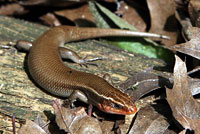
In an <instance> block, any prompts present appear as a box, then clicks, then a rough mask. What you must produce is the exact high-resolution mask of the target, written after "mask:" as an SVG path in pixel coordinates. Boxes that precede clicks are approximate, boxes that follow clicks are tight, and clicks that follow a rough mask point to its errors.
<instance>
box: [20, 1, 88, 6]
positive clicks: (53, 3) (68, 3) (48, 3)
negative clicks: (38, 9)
mask: <svg viewBox="0 0 200 134" xmlns="http://www.w3.org/2000/svg"><path fill="white" fill-rule="evenodd" d="M86 1H88V0H60V1H57V0H23V1H20V2H19V3H20V4H21V5H31V6H33V5H46V6H58V7H65V6H71V5H75V4H78V3H82V2H86Z"/></svg>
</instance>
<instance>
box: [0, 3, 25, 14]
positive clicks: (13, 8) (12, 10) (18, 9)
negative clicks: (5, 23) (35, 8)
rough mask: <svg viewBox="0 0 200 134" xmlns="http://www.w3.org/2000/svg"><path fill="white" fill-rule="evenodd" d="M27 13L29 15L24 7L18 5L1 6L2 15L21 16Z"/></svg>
mask: <svg viewBox="0 0 200 134" xmlns="http://www.w3.org/2000/svg"><path fill="white" fill-rule="evenodd" d="M25 13H27V11H26V10H25V9H24V7H22V6H21V5H19V4H17V3H13V4H7V5H1V6H0V15H19V14H25Z"/></svg>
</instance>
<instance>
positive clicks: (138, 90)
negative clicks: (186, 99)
mask: <svg viewBox="0 0 200 134" xmlns="http://www.w3.org/2000/svg"><path fill="white" fill-rule="evenodd" d="M188 81H189V83H188V86H189V89H190V90H191V92H192V95H197V94H200V80H199V79H193V78H189V79H188ZM119 87H120V89H124V91H125V92H127V93H128V94H129V95H130V96H131V98H132V100H133V101H134V102H135V101H136V100H138V99H140V98H141V97H142V96H144V95H145V94H147V93H149V92H151V91H154V90H156V89H159V88H165V87H168V88H172V87H173V78H172V77H170V78H167V77H163V76H160V75H156V74H153V73H151V72H139V73H136V74H135V75H134V76H133V77H130V78H128V79H127V80H126V81H125V82H123V83H121V84H120V85H119ZM126 89H128V90H126Z"/></svg>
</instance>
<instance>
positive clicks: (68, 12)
mask: <svg viewBox="0 0 200 134" xmlns="http://www.w3.org/2000/svg"><path fill="white" fill-rule="evenodd" d="M55 14H57V15H60V16H63V17H66V18H68V19H69V20H71V21H72V22H74V23H75V24H77V25H79V26H81V23H83V22H84V21H85V22H88V23H92V22H94V17H93V15H92V13H91V12H90V9H89V7H88V4H84V5H82V6H80V7H77V8H73V9H70V8H68V9H65V10H61V11H56V12H55Z"/></svg>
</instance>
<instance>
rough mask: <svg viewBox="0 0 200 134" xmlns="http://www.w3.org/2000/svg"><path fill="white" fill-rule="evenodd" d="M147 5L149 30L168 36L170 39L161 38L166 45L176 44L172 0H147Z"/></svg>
mask: <svg viewBox="0 0 200 134" xmlns="http://www.w3.org/2000/svg"><path fill="white" fill-rule="evenodd" d="M147 5H148V7H149V11H150V15H151V28H150V31H149V32H152V33H157V34H161V35H167V36H169V37H170V40H162V43H163V44H165V45H166V46H171V45H174V44H176V40H177V24H176V18H175V10H176V8H175V7H176V6H175V3H174V0H147Z"/></svg>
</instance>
